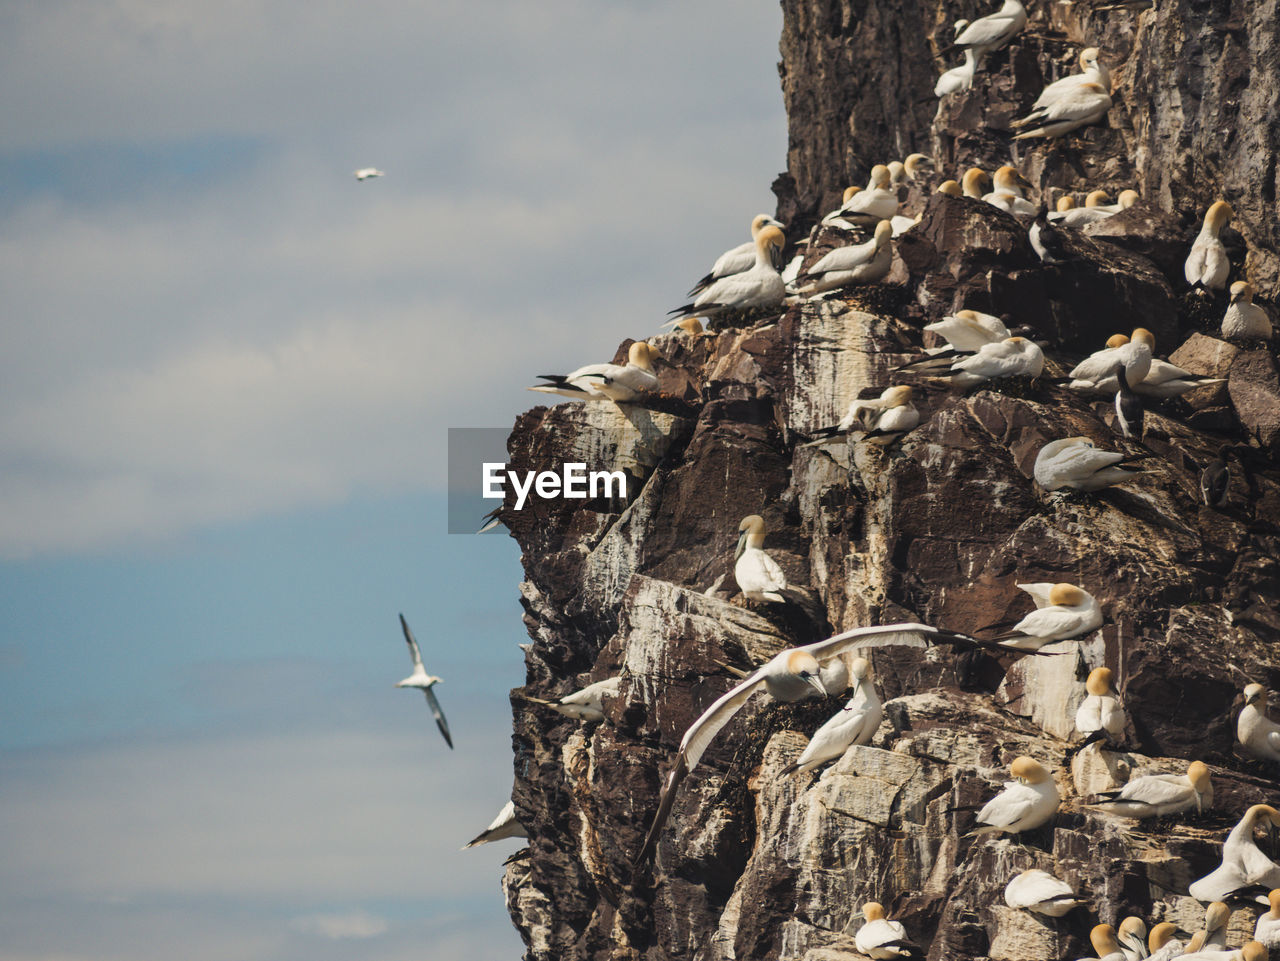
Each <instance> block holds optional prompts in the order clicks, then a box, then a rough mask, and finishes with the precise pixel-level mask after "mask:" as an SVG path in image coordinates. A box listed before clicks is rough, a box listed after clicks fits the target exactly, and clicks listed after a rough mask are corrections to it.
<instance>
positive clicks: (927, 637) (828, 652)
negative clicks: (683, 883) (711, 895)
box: [635, 624, 996, 865]
mask: <svg viewBox="0 0 1280 961" xmlns="http://www.w3.org/2000/svg"><path fill="white" fill-rule="evenodd" d="M938 643H941V644H949V645H952V646H959V647H969V648H974V647H979V648H983V649H986V650H990V649H992V648H994V647H996V645H994V644H992V643H989V642H984V641H979V640H977V639H976V638H972V637H969V636H967V635H964V634H957V633H955V632H954V631H947V630H942V629H941V628H937V627H930V626H928V625H926V624H886V625H883V626H880V627H859V628H855V629H853V630H850V631H845V632H844V633H842V634H837V635H836V636H834V637H830V638H827V639H826V640H824V641H817V642H815V643H813V644H806V645H804V646H803V647H796V648H791V649H789V650H785V651H782V652H781V653H779V654H777V655H776V656H775V657H773V659H771V660H770V661H769V662H768V663H767V664H765V665H764V666H762V667H760V668H759V669H757V670H756V671H755V673H753V674H751V675H750V676H749V677H747V678H746V679H745V680H743V681H742V682H741V683H740V684H738V685H737V686H736V687H734V688H732V689H731V690H729V691H727V692H726V693H725V694H723V695H721V696H720V697H719V698H718V699H717V700H716V701H715V702H714V703H713V704H712V705H711V706H710V707H709V708H707V709H706V710H705V711H704V712H703V713H702V715H701V716H700V717H699V718H698V719H697V720H696V721H694V722H693V724H692V725H690V727H689V729H688V730H687V731H685V734H684V737H683V738H682V739H681V741H680V750H679V753H678V754H677V755H676V760H675V764H674V765H673V766H672V768H671V773H670V774H668V775H667V779H666V783H665V784H664V785H663V788H662V795H661V798H660V799H659V801H658V811H657V814H656V815H655V816H654V820H653V824H652V826H651V827H650V828H649V833H648V835H647V836H646V838H645V842H644V846H643V847H642V848H641V850H640V853H639V854H638V855H637V856H636V860H635V863H636V864H637V865H638V864H640V863H642V862H644V861H645V860H647V859H648V858H649V856H650V855H652V854H653V852H654V850H655V849H656V847H657V844H658V838H659V836H660V835H661V833H662V827H663V825H664V824H665V823H666V820H667V817H668V816H669V815H670V813H671V806H672V804H673V803H674V802H675V795H676V791H677V789H678V788H679V787H680V784H681V782H682V781H683V780H684V779H685V777H686V776H687V775H688V774H689V772H690V771H692V770H693V769H694V768H695V767H696V766H697V764H698V761H699V760H700V759H701V758H702V755H703V753H704V752H705V751H706V749H707V747H708V746H709V745H710V744H711V742H712V740H713V739H714V738H715V736H716V734H717V733H719V731H720V729H721V728H722V727H724V726H725V724H727V723H728V722H729V721H730V719H732V717H733V716H734V715H735V714H736V713H737V712H738V711H739V710H741V709H742V707H743V706H744V705H745V704H746V703H747V701H748V700H750V699H751V696H752V695H753V694H755V693H756V692H757V691H759V690H761V689H762V688H763V689H764V690H765V691H767V692H768V694H769V695H770V696H771V697H773V698H775V699H776V700H780V701H798V700H800V699H801V698H804V697H807V696H809V694H810V692H811V691H818V692H819V693H820V694H825V693H826V690H825V689H824V687H823V685H822V681H821V679H820V672H821V667H820V662H827V661H830V660H831V659H832V658H838V657H840V656H841V655H842V654H844V653H845V652H846V651H853V650H856V649H858V648H870V647H894V646H905V647H921V648H928V647H930V646H932V645H933V644H938Z"/></svg>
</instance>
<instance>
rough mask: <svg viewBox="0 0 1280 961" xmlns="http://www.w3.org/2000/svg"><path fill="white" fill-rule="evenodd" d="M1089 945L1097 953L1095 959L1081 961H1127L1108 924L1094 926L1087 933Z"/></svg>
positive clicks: (1114, 932) (1114, 931)
mask: <svg viewBox="0 0 1280 961" xmlns="http://www.w3.org/2000/svg"><path fill="white" fill-rule="evenodd" d="M1089 943H1090V944H1091V945H1093V950H1095V951H1097V952H1098V956H1097V957H1096V958H1082V959H1081V961H1128V957H1127V956H1126V955H1125V953H1124V949H1123V948H1122V947H1120V942H1119V941H1117V940H1116V930H1115V928H1113V927H1112V926H1111V925H1109V924H1098V925H1094V927H1093V930H1091V931H1090V932H1089Z"/></svg>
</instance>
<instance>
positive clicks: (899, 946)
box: [853, 901, 924, 959]
mask: <svg viewBox="0 0 1280 961" xmlns="http://www.w3.org/2000/svg"><path fill="white" fill-rule="evenodd" d="M862 916H863V918H865V919H866V921H865V923H864V924H863V925H862V927H860V928H859V929H858V933H857V934H856V935H854V938H853V943H854V946H855V947H856V948H857V949H858V950H859V951H861V952H862V953H863V954H865V955H867V956H868V957H871V958H877V959H884V958H923V957H924V952H923V951H921V950H920V948H919V947H918V946H917V945H915V944H913V943H912V942H911V941H910V940H909V939H908V938H907V929H906V928H904V927H903V926H902V922H900V921H890V920H888V919H887V918H886V917H885V916H884V908H883V907H881V906H880V905H879V904H878V903H877V902H875V901H868V902H867V903H866V904H864V905H863V906H862Z"/></svg>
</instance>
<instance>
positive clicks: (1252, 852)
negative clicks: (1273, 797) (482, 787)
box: [1187, 804, 1280, 904]
mask: <svg viewBox="0 0 1280 961" xmlns="http://www.w3.org/2000/svg"><path fill="white" fill-rule="evenodd" d="M1259 821H1262V822H1263V823H1265V824H1268V825H1274V826H1280V811H1277V810H1276V809H1275V808H1273V807H1271V806H1270V805H1267V804H1255V805H1253V807H1251V808H1249V810H1247V811H1245V813H1244V817H1242V818H1241V819H1240V822H1239V823H1238V824H1237V825H1236V826H1235V827H1233V828H1232V829H1231V833H1230V834H1228V835H1227V839H1226V840H1225V841H1223V842H1222V863H1221V864H1219V865H1218V867H1216V868H1215V869H1214V870H1212V871H1210V872H1209V873H1208V874H1206V875H1205V876H1204V877H1202V878H1200V879H1199V880H1198V881H1194V882H1192V884H1191V886H1190V887H1188V888H1187V892H1188V893H1189V894H1190V895H1191V896H1192V897H1193V898H1195V899H1196V900H1197V901H1228V900H1230V899H1232V898H1251V899H1252V900H1256V901H1258V902H1259V903H1261V904H1266V903H1267V899H1266V898H1265V897H1263V896H1262V894H1261V892H1260V891H1259V890H1258V889H1259V888H1261V889H1262V890H1264V891H1265V890H1269V889H1271V888H1275V887H1280V865H1278V864H1276V863H1275V862H1274V861H1272V860H1271V859H1270V858H1269V857H1267V856H1266V855H1265V854H1264V853H1262V849H1261V848H1259V847H1258V845H1257V843H1256V842H1255V841H1254V840H1253V832H1254V830H1255V828H1257V827H1258V822H1259Z"/></svg>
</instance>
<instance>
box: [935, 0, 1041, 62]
mask: <svg viewBox="0 0 1280 961" xmlns="http://www.w3.org/2000/svg"><path fill="white" fill-rule="evenodd" d="M1026 25H1027V11H1026V8H1025V7H1023V5H1022V4H1021V3H1020V2H1019V0H1004V4H1003V5H1002V6H1001V7H1000V9H999V10H997V11H996V12H995V13H991V14H988V15H987V16H985V17H979V18H978V19H977V20H975V21H973V22H972V23H970V24H969V25H968V26H966V27H965V28H964V29H963V30H962V31H960V33H959V34H958V35H957V36H956V39H955V41H954V42H953V43H952V46H953V47H958V48H960V49H962V50H972V51H973V52H974V56H975V57H976V58H977V60H978V62H979V63H981V61H982V58H983V57H985V56H986V55H987V54H988V53H991V52H992V51H993V50H999V49H1000V48H1001V47H1003V46H1004V45H1005V44H1007V43H1008V42H1009V41H1010V40H1012V39H1013V38H1014V37H1016V36H1017V35H1018V34H1019V33H1020V32H1021V31H1022V28H1023V27H1025V26H1026Z"/></svg>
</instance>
